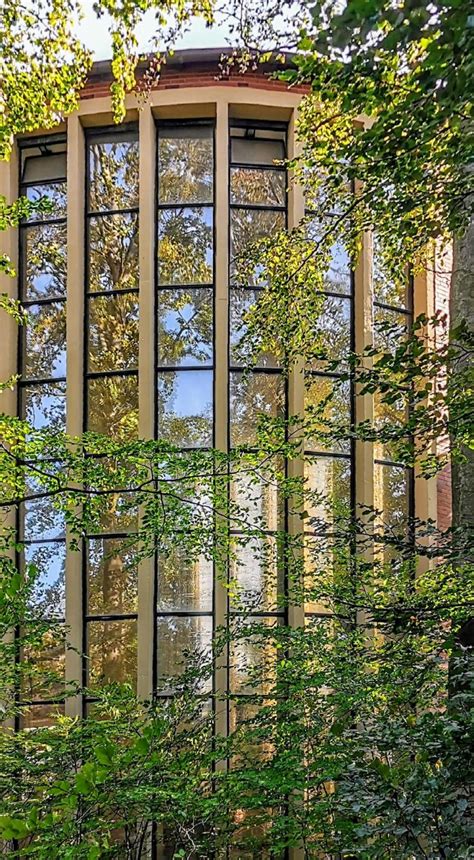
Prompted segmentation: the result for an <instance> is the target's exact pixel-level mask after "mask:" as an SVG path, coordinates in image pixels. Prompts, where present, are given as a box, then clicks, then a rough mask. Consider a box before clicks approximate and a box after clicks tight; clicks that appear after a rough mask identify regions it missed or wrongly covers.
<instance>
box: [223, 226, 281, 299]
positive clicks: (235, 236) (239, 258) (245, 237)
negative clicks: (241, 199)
mask: <svg viewBox="0 0 474 860" xmlns="http://www.w3.org/2000/svg"><path fill="white" fill-rule="evenodd" d="M230 227H231V254H230V255H231V272H232V275H233V280H238V279H239V267H242V266H243V265H245V263H246V261H247V257H248V251H249V246H250V245H251V244H252V243H253V242H257V241H259V240H260V239H265V238H269V237H274V236H275V234H276V233H278V232H279V231H280V230H283V228H284V227H285V213H284V212H281V211H276V212H274V211H271V210H270V211H265V210H262V211H259V210H258V209H232V211H231V213H230ZM247 274H248V273H247ZM259 275H261V269H260V267H259V266H257V265H256V266H255V271H254V274H253V275H252V276H251V277H250V281H249V282H248V286H250V287H252V286H256V285H258V284H260V286H261V285H262V282H261V281H259Z"/></svg>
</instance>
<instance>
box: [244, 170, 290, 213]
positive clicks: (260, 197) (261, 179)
mask: <svg viewBox="0 0 474 860" xmlns="http://www.w3.org/2000/svg"><path fill="white" fill-rule="evenodd" d="M230 202H231V203H240V204H242V205H244V206H245V205H253V206H284V205H285V203H286V173H285V171H280V170H259V169H258V168H248V167H232V168H231V171H230Z"/></svg>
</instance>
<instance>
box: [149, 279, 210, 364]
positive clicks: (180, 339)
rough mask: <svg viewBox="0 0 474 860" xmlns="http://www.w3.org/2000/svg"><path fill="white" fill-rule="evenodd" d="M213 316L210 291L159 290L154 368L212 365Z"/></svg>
mask: <svg viewBox="0 0 474 860" xmlns="http://www.w3.org/2000/svg"><path fill="white" fill-rule="evenodd" d="M213 314H214V308H213V294H212V290H209V289H196V290H193V289H178V290H160V291H159V293H158V365H159V366H162V367H163V366H165V367H166V365H169V366H171V367H173V366H178V365H183V366H185V365H193V364H212V359H213Z"/></svg>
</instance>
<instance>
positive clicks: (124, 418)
mask: <svg viewBox="0 0 474 860" xmlns="http://www.w3.org/2000/svg"><path fill="white" fill-rule="evenodd" d="M87 403H88V421H87V429H88V430H93V431H94V432H95V433H103V434H105V435H107V436H110V437H111V438H112V439H113V440H114V441H125V440H128V439H133V438H136V436H137V434H138V380H137V377H136V376H135V375H134V376H111V377H99V378H97V379H89V381H88V394H87Z"/></svg>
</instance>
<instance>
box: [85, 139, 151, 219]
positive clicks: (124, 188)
mask: <svg viewBox="0 0 474 860" xmlns="http://www.w3.org/2000/svg"><path fill="white" fill-rule="evenodd" d="M138 152H139V150H138V140H124V139H122V140H120V139H118V140H117V139H116V140H115V141H114V139H113V134H111V135H109V136H107V137H105V136H104V138H103V140H102V141H100V142H95V143H90V144H89V211H90V212H100V211H103V210H104V209H131V208H133V207H134V206H138Z"/></svg>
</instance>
